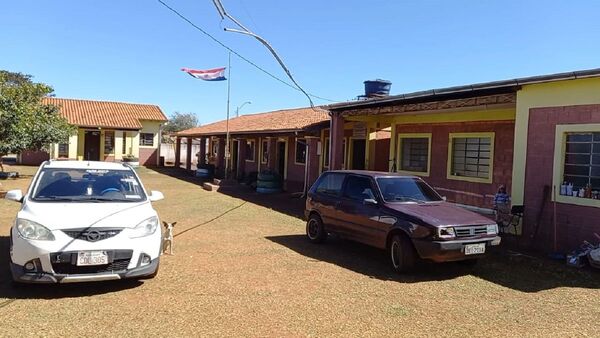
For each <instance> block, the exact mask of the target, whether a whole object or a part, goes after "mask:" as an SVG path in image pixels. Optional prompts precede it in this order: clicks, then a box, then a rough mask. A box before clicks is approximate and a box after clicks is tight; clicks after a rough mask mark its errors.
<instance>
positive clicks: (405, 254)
mask: <svg viewBox="0 0 600 338" xmlns="http://www.w3.org/2000/svg"><path fill="white" fill-rule="evenodd" d="M389 254H390V260H391V263H392V268H394V270H395V271H396V272H398V273H403V272H407V271H410V270H412V269H413V268H414V266H415V260H416V253H415V249H414V248H413V246H412V243H411V242H410V240H409V239H408V238H407V237H406V236H404V235H399V234H398V235H394V236H393V237H392V240H391V242H390V247H389Z"/></svg>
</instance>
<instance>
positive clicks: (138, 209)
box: [17, 201, 156, 230]
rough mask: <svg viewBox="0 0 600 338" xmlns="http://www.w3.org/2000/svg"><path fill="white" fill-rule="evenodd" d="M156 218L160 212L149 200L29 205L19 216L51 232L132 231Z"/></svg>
mask: <svg viewBox="0 0 600 338" xmlns="http://www.w3.org/2000/svg"><path fill="white" fill-rule="evenodd" d="M152 216H156V211H154V209H153V208H152V205H151V204H150V202H148V201H145V202H140V203H131V202H129V203H104V202H100V203H85V202H82V203H79V202H77V203H75V202H69V203H56V202H47V203H35V202H28V203H26V204H25V205H24V206H23V209H21V211H19V213H18V215H17V217H19V218H24V219H28V220H30V221H34V222H37V223H39V224H41V225H43V226H45V227H47V228H48V229H50V230H57V229H73V228H85V227H116V228H132V227H135V226H136V225H138V224H139V223H141V222H142V221H144V220H146V219H148V218H150V217H152Z"/></svg>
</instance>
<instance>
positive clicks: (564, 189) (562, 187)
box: [560, 181, 567, 196]
mask: <svg viewBox="0 0 600 338" xmlns="http://www.w3.org/2000/svg"><path fill="white" fill-rule="evenodd" d="M560 194H561V195H563V196H564V195H566V194H567V182H566V181H565V182H563V184H561V185H560Z"/></svg>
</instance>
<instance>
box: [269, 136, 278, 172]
mask: <svg viewBox="0 0 600 338" xmlns="http://www.w3.org/2000/svg"><path fill="white" fill-rule="evenodd" d="M268 140H269V145H268V148H267V151H268V152H269V155H268V159H267V167H268V168H269V170H271V171H276V170H277V138H276V137H271V138H269V139H268Z"/></svg>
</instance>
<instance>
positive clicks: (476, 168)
mask: <svg viewBox="0 0 600 338" xmlns="http://www.w3.org/2000/svg"><path fill="white" fill-rule="evenodd" d="M491 143H492V139H491V138H490V137H456V138H453V139H452V167H451V172H452V175H454V176H465V177H476V178H485V179H487V178H490V163H491V162H490V161H491V149H492V145H491Z"/></svg>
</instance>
